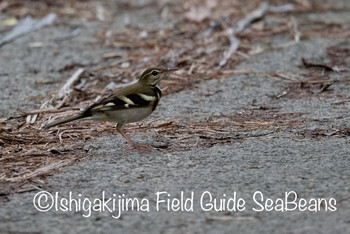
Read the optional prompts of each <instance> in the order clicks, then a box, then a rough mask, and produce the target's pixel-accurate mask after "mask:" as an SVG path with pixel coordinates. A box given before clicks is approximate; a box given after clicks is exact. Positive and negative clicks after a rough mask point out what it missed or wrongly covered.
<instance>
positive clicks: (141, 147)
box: [124, 144, 153, 152]
mask: <svg viewBox="0 0 350 234" xmlns="http://www.w3.org/2000/svg"><path fill="white" fill-rule="evenodd" d="M124 149H125V150H133V149H136V150H138V151H140V152H149V151H152V149H153V147H152V146H150V145H137V144H134V145H131V146H128V147H125V148H124Z"/></svg>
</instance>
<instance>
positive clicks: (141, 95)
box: [137, 93, 156, 102]
mask: <svg viewBox="0 0 350 234" xmlns="http://www.w3.org/2000/svg"><path fill="white" fill-rule="evenodd" d="M137 95H139V96H140V97H141V98H143V99H144V100H145V101H150V102H151V101H154V100H155V99H156V97H154V96H148V95H146V94H143V93H138V94H137Z"/></svg>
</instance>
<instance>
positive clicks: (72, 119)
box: [42, 114, 86, 129]
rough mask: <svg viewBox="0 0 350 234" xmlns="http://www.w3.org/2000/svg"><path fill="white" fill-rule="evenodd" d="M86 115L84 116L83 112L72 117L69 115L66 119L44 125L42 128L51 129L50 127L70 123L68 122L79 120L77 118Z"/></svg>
mask: <svg viewBox="0 0 350 234" xmlns="http://www.w3.org/2000/svg"><path fill="white" fill-rule="evenodd" d="M84 117H86V116H84V115H83V114H79V115H74V116H72V117H69V118H66V119H61V120H57V121H56V122H53V123H50V124H47V125H45V126H44V127H42V129H49V128H52V127H55V126H57V125H61V124H65V123H68V122H71V121H74V120H77V119H82V118H84Z"/></svg>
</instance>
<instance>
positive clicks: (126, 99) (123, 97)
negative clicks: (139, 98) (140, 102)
mask: <svg viewBox="0 0 350 234" xmlns="http://www.w3.org/2000/svg"><path fill="white" fill-rule="evenodd" d="M119 98H120V99H121V100H123V101H124V102H126V103H127V104H130V105H135V103H134V102H133V101H131V100H130V99H129V98H127V97H125V96H122V97H119Z"/></svg>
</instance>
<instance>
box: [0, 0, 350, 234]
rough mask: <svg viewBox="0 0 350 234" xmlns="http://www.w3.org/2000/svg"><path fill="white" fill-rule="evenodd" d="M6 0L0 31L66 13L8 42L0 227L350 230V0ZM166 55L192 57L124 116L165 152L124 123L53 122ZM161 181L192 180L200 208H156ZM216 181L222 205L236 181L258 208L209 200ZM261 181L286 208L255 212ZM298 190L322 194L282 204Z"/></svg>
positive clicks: (302, 194)
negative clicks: (155, 100)
mask: <svg viewBox="0 0 350 234" xmlns="http://www.w3.org/2000/svg"><path fill="white" fill-rule="evenodd" d="M277 6H280V8H278V7H277ZM281 6H283V7H284V8H282V7H281ZM266 9H267V10H266ZM255 10H257V11H256V12H255V13H256V14H257V15H258V16H256V15H254V14H253V16H252V14H251V13H252V12H254V11H255ZM0 11H1V15H0V22H1V26H0V37H1V38H2V37H3V36H4V35H6V34H8V33H9V32H10V31H11V30H12V29H13V28H14V27H16V25H18V24H20V21H17V22H16V23H15V24H14V25H11V24H10V25H8V22H11V21H8V20H9V19H11V18H12V19H13V18H16V19H17V20H19V19H24V18H25V17H27V16H32V17H33V18H34V19H41V18H43V17H45V16H46V15H47V14H48V13H54V14H56V20H55V21H54V23H53V24H50V25H47V26H44V27H42V28H40V29H38V30H36V31H34V32H31V33H28V34H25V35H21V36H19V37H18V38H15V39H13V40H11V41H9V42H7V43H6V44H3V45H1V47H0V87H1V92H0V113H1V116H0V118H1V119H0V150H1V153H0V166H1V169H0V189H1V191H0V207H1V209H0V233H115V232H117V233H140V232H142V233H293V234H304V233H305V234H306V233H320V234H323V233H324V234H326V233H350V216H349V213H350V157H349V155H350V149H349V143H350V127H349V126H350V114H349V109H350V93H349V88H350V86H349V82H350V76H349V74H350V2H349V1H346V0H344V1H340V0H337V1H307V0H301V1H299V0H298V1H278V0H275V1H270V2H269V8H264V5H263V4H261V2H260V1H254V0H251V1H247V3H245V4H242V3H241V1H228V0H227V1H226V0H222V1H219V0H217V1H216V0H208V1H165V0H164V1H111V0H110V1H103V2H102V1H82V0H81V1H32V0H28V1H27V0H26V1H3V2H1V3H0ZM259 14H261V15H259ZM248 16H252V17H253V18H250V21H249V22H248V23H247V24H245V25H244V28H243V29H242V30H237V27H238V26H237V23H238V22H242V21H241V20H242V19H247V17H248ZM248 18H249V17H248ZM234 30H237V31H235V33H234V34H232V31H234ZM0 40H1V39H0ZM235 40H238V41H239V44H238V45H237V46H238V47H237V48H236V49H234V46H235ZM231 49H232V50H233V51H232V53H231V54H230V50H231ZM158 65H161V66H166V67H178V68H179V70H178V71H177V72H175V73H174V74H173V75H171V76H170V77H168V78H167V79H166V80H164V82H162V84H161V88H162V89H163V90H164V96H163V97H162V99H161V101H160V104H159V106H158V107H157V110H156V111H155V112H154V113H153V114H152V115H151V116H150V117H149V118H147V119H146V120H144V121H142V122H141V123H135V124H130V125H128V126H127V127H126V130H127V133H128V134H129V135H130V136H131V138H132V139H134V140H135V141H137V142H143V143H148V144H150V145H152V146H153V148H154V150H153V151H152V152H146V153H141V152H138V151H125V150H123V147H125V146H126V145H127V143H126V142H125V141H124V139H122V137H121V136H120V135H118V134H117V133H116V131H115V129H114V126H113V124H111V123H98V124H96V123H91V122H86V121H85V122H84V121H82V122H76V123H72V124H68V125H64V126H62V127H58V128H55V129H53V130H52V131H43V130H41V129H40V127H41V126H42V125H43V124H45V123H47V122H48V121H49V120H50V119H52V118H57V116H59V117H62V116H66V115H70V114H72V113H73V112H76V111H77V110H79V109H83V108H84V107H85V106H86V105H88V104H90V103H91V102H92V101H93V100H94V98H96V96H99V95H103V94H104V93H108V92H110V90H112V89H116V88H118V87H120V86H123V85H125V84H127V83H129V82H132V81H133V80H135V79H136V78H137V77H138V75H139V74H140V73H141V72H142V71H143V70H144V69H146V68H148V67H149V66H158ZM80 68H82V69H84V71H83V73H82V74H80V76H79V78H78V79H77V80H76V81H75V82H74V84H73V85H72V86H71V87H69V88H70V89H69V90H68V91H67V92H66V93H64V95H63V96H60V95H59V93H60V92H59V90H60V89H61V88H62V87H63V86H64V85H65V84H66V82H67V80H68V79H69V78H70V77H72V75H73V74H74V73H76V72H77V71H78V70H79V69H80ZM37 113H39V115H37ZM28 116H29V117H28ZM44 191H47V192H49V193H50V194H51V195H52V196H53V198H54V199H53V201H55V204H54V205H53V206H52V208H51V209H50V210H48V211H46V212H43V211H39V210H38V208H36V207H37V204H36V202H38V200H37V199H38V197H39V196H38V195H37V194H41V195H42V194H43V192H44ZM158 191H165V192H166V193H167V194H169V196H167V194H163V197H162V198H163V199H165V200H166V198H169V199H172V198H178V199H180V200H181V196H182V195H183V196H184V200H183V201H185V200H186V199H189V201H190V200H191V199H190V198H192V197H191V192H193V199H192V201H193V210H191V211H186V210H181V208H180V210H179V211H175V210H176V207H175V208H174V207H173V208H171V207H170V209H169V210H168V208H167V206H166V205H167V203H166V202H165V203H161V205H160V210H159V211H157V209H156V204H157V192H158ZM206 191H208V192H210V193H211V194H212V196H213V198H216V199H217V201H216V203H215V204H216V205H217V206H219V204H220V202H219V201H218V200H219V199H222V200H221V201H223V200H225V199H226V200H225V201H226V202H227V201H228V200H229V198H232V199H233V197H234V195H235V194H236V205H237V204H238V199H239V198H241V199H242V200H244V201H245V205H244V207H245V210H243V211H238V210H227V209H226V210H223V211H215V210H210V211H209V210H205V209H204V207H203V204H202V206H201V201H202V199H201V198H202V195H203V194H204V195H205V194H208V193H206ZM259 191H260V192H261V193H262V194H263V195H264V198H263V200H264V202H265V201H266V200H267V198H270V199H272V202H274V203H273V205H272V207H273V208H272V209H273V210H272V211H267V210H266V209H265V207H264V209H265V210H263V211H260V212H259V211H257V210H256V209H258V208H260V206H259V205H258V203H259V204H260V203H261V204H262V203H263V202H262V201H260V200H259V199H260V198H261V197H259V196H257V201H254V194H256V193H257V194H260V193H259ZM40 192H41V193H40ZM292 192H295V193H296V194H297V196H298V199H297V201H298V202H299V201H300V200H301V199H305V200H306V202H307V204H309V205H310V204H311V203H312V201H314V200H315V199H316V200H317V199H322V198H323V202H319V203H317V204H318V205H319V206H318V205H317V206H316V207H317V208H315V209H316V211H315V210H314V209H313V208H312V206H309V205H308V206H307V207H308V208H309V209H308V210H305V211H302V210H301V208H300V207H298V208H297V209H295V210H290V211H287V210H283V212H282V211H279V210H278V207H277V206H276V204H277V201H278V202H281V201H283V202H284V204H286V203H288V202H291V201H292V200H293V197H288V198H285V196H286V193H291V194H292ZM56 193H57V199H56V195H55V194H56ZM204 195H203V196H204ZM45 198H48V200H45ZM50 198H51V197H50V196H49V197H45V196H42V197H41V202H42V204H44V206H45V205H47V204H51V203H50V202H51V200H50ZM64 198H66V199H68V200H69V199H70V198H73V199H75V200H76V201H77V203H79V201H81V202H82V201H86V199H90V201H92V202H93V201H94V199H97V200H100V201H107V200H108V198H113V199H115V200H116V202H117V205H116V207H117V208H118V207H122V206H121V205H119V204H118V202H119V201H121V200H122V199H121V198H137V199H139V200H140V201H141V199H144V201H148V202H149V211H142V210H138V211H137V210H136V209H137V208H139V207H138V206H137V205H136V204H132V205H131V206H128V209H129V210H128V211H123V212H122V214H121V217H119V218H115V217H117V216H118V209H116V210H114V212H110V211H108V210H103V211H101V210H99V208H98V206H96V207H95V208H96V210H95V211H94V210H92V211H91V214H90V215H87V214H88V213H89V209H85V208H88V206H87V203H85V205H84V204H81V209H78V208H77V207H76V206H75V203H74V201H73V209H71V210H62V207H63V206H62V204H64V201H62V199H64ZM204 198H205V199H203V202H204V203H205V204H208V203H210V201H209V200H208V196H206V197H204ZM79 199H80V200H79ZM277 199H279V200H277ZM33 200H34V201H35V202H33ZM334 200H335V201H336V203H335V204H334V203H332V201H334ZM166 201H167V200H166ZM171 201H173V200H171ZM231 201H232V200H231ZM59 202H61V203H59ZM62 202H63V203H62ZM179 202H180V201H179ZM175 203H176V201H175ZM180 203H181V202H180ZM109 204H110V203H109ZM332 204H333V205H334V207H335V208H336V210H332V209H333V208H332ZM181 205H183V204H182V203H181ZM231 205H232V203H231ZM180 207H181V206H180ZM183 207H185V206H182V208H183ZM282 207H287V208H288V206H287V205H285V206H282ZM290 207H292V205H290V206H289V208H290ZM310 207H311V208H310ZM236 208H237V207H236ZM253 208H255V210H253ZM267 208H268V205H267ZM280 208H281V206H280ZM130 209H135V210H132V211H130ZM183 209H184V208H183ZM237 209H238V208H237ZM84 216H88V217H84ZM113 216H114V218H113Z"/></svg>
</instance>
